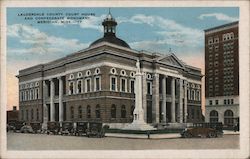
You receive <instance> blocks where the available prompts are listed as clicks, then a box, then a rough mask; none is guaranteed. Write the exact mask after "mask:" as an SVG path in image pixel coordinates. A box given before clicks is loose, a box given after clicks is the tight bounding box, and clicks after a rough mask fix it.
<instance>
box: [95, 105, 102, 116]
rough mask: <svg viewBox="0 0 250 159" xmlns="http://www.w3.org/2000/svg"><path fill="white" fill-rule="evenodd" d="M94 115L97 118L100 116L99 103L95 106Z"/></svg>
mask: <svg viewBox="0 0 250 159" xmlns="http://www.w3.org/2000/svg"><path fill="white" fill-rule="evenodd" d="M95 116H96V118H97V119H99V118H101V112H100V105H99V104H98V105H96V108H95Z"/></svg>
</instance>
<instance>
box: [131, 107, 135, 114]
mask: <svg viewBox="0 0 250 159" xmlns="http://www.w3.org/2000/svg"><path fill="white" fill-rule="evenodd" d="M134 109H135V106H133V105H132V106H131V110H130V115H131V116H133V114H134Z"/></svg>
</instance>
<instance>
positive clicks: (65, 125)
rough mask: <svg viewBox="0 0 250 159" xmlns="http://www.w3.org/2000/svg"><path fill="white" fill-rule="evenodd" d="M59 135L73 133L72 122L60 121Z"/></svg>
mask: <svg viewBox="0 0 250 159" xmlns="http://www.w3.org/2000/svg"><path fill="white" fill-rule="evenodd" d="M60 132H61V135H72V134H74V132H75V131H74V123H73V122H62V128H61V131H60Z"/></svg>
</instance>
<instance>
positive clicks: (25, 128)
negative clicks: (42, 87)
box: [20, 125, 34, 133]
mask: <svg viewBox="0 0 250 159" xmlns="http://www.w3.org/2000/svg"><path fill="white" fill-rule="evenodd" d="M20 132H21V133H33V132H34V131H33V129H32V127H31V126H30V125H24V126H23V127H22V128H21V130H20Z"/></svg>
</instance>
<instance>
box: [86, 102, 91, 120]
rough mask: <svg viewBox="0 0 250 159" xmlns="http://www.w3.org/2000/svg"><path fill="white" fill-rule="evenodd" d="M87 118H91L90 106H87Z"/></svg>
mask: <svg viewBox="0 0 250 159" xmlns="http://www.w3.org/2000/svg"><path fill="white" fill-rule="evenodd" d="M87 118H91V108H90V106H89V105H88V106H87Z"/></svg>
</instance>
